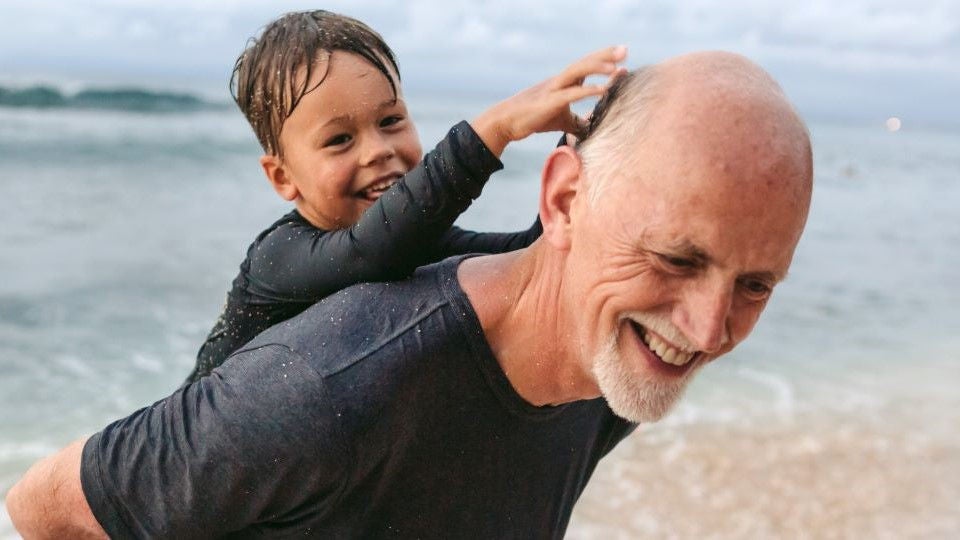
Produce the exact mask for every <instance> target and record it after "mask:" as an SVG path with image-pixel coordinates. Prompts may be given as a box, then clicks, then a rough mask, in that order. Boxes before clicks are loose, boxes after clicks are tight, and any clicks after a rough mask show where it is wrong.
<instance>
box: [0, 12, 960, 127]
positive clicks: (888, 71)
mask: <svg viewBox="0 0 960 540" xmlns="http://www.w3.org/2000/svg"><path fill="white" fill-rule="evenodd" d="M314 7H315V3H314V2H300V1H289V0H282V1H276V2H269V3H266V2H260V1H254V0H222V1H219V2H194V1H193V0H167V1H165V2H162V3H160V2H154V1H152V0H151V1H146V0H91V1H88V2H83V3H80V2H76V3H68V2H63V1H56V2H54V1H51V0H33V1H31V2H6V3H3V5H2V6H0V18H2V20H4V21H14V22H13V24H8V25H6V27H5V29H4V32H3V33H2V34H0V62H2V65H4V66H5V68H6V70H7V71H8V73H7V74H6V76H8V77H9V76H15V75H17V74H20V75H21V76H35V77H40V76H56V75H57V74H60V75H64V74H67V75H69V76H70V77H73V78H77V79H84V78H86V79H97V78H103V77H113V78H123V77H128V78H130V79H134V80H141V79H144V78H147V79H157V80H161V79H164V78H167V79H170V80H186V81H191V82H195V83H202V82H207V83H210V84H216V85H221V84H223V82H224V81H225V80H226V77H227V76H228V74H229V70H230V68H231V66H232V64H233V60H234V59H235V57H236V55H237V54H238V53H239V52H240V50H241V49H242V48H243V46H244V44H245V42H246V40H247V38H248V37H250V36H252V35H254V34H255V33H257V32H258V30H259V29H260V28H261V27H262V26H263V25H264V24H265V23H266V22H268V21H269V20H270V19H272V18H274V17H276V16H277V15H279V14H280V13H282V12H285V11H290V10H299V9H311V8H314ZM324 7H325V8H326V9H330V10H333V11H338V12H341V13H345V14H348V15H352V16H354V17H357V18H359V19H361V20H363V21H365V22H367V23H368V24H370V25H371V26H373V27H374V28H375V29H377V30H378V31H380V32H381V33H382V34H383V35H384V36H385V38H386V39H387V41H388V42H389V43H390V44H391V46H392V47H393V48H394V50H395V51H396V52H397V53H398V56H399V59H400V64H401V67H402V69H403V71H404V80H405V83H407V84H409V85H411V87H413V88H416V89H417V90H419V91H428V90H431V89H432V90H435V91H439V92H463V93H467V92H474V93H493V94H499V95H505V94H508V93H512V92H514V91H516V90H519V89H520V87H521V85H526V84H531V83H533V82H536V81H538V80H540V79H542V78H544V77H546V76H548V75H550V74H552V73H554V72H555V71H557V70H559V69H561V68H562V67H563V66H564V65H566V64H567V63H569V62H570V61H572V60H574V59H575V58H577V57H579V56H581V55H583V54H585V53H587V52H589V51H591V50H593V49H596V48H599V47H601V46H606V45H611V44H616V43H625V44H627V45H628V46H629V47H630V49H631V54H630V59H629V64H630V65H633V66H636V65H641V64H645V63H650V62H654V61H657V60H659V59H662V58H665V57H668V56H672V55H675V54H678V53H682V52H687V51H692V50H700V49H726V50H732V51H736V52H740V53H743V54H746V55H748V56H750V57H751V58H753V59H755V60H756V61H758V62H759V63H760V64H761V65H764V66H765V67H767V68H768V69H770V70H771V71H772V72H773V73H774V75H775V76H777V77H778V78H780V79H781V80H783V81H785V86H787V85H799V86H795V87H794V89H795V91H794V92H792V94H797V95H803V96H804V98H803V99H805V100H807V99H809V100H814V101H817V100H819V101H818V103H817V106H818V107H820V108H824V107H825V106H828V105H829V101H830V99H831V92H835V91H839V88H840V87H843V88H847V89H849V88H858V87H860V86H862V85H867V84H874V85H875V86H874V87H873V88H872V91H873V92H893V91H894V90H895V91H896V92H897V93H898V94H897V95H892V94H891V95H890V96H889V101H891V102H895V101H897V100H901V101H903V102H910V101H916V100H917V99H918V98H919V97H924V96H925V97H931V95H932V94H937V95H939V94H938V93H936V92H926V93H924V92H922V91H918V90H916V89H915V90H911V89H910V88H909V87H905V86H904V85H892V84H891V85H888V84H884V82H883V81H885V80H897V81H902V80H910V81H913V82H914V83H915V85H916V87H917V88H918V89H922V88H923V87H925V86H940V87H946V90H947V91H945V92H943V93H944V94H949V93H950V92H954V93H957V92H960V75H958V67H957V66H958V65H960V2H955V1H954V0H914V1H911V2H909V3H907V2H902V1H901V0H850V1H847V2H841V3H836V2H832V1H830V2H828V1H825V0H809V1H807V2H794V3H779V2H769V1H766V0H728V1H727V2H714V1H707V0H678V1H675V2H666V1H645V2H636V1H633V0H629V1H628V0H598V1H595V2H592V3H590V4H589V5H586V4H584V3H582V2H574V1H572V0H552V1H547V0H491V1H489V2H472V3H461V2H442V1H440V0H408V1H406V2H397V3H390V4H385V3H383V2H379V1H373V0H356V1H345V0H333V1H330V2H326V3H325V5H324ZM878 81H879V82H878ZM861 83H862V84H861ZM833 87H836V88H833ZM888 87H889V88H888ZM818 88H821V89H822V90H820V91H818V90H817V89H818ZM787 90H788V92H790V91H791V88H787ZM943 105H944V106H947V105H948V104H943ZM950 105H951V106H952V104H950ZM826 108H829V107H826ZM958 122H960V120H958Z"/></svg>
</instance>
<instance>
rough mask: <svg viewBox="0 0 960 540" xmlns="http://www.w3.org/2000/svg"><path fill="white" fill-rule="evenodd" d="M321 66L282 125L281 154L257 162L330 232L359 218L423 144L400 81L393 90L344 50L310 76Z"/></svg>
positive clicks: (407, 167) (370, 67)
mask: <svg viewBox="0 0 960 540" xmlns="http://www.w3.org/2000/svg"><path fill="white" fill-rule="evenodd" d="M324 72H326V79H324V81H323V83H322V84H321V85H320V86H318V87H317V88H316V89H315V90H313V91H312V92H309V93H307V94H306V95H305V96H303V98H302V99H301V101H300V104H299V105H297V107H296V109H294V111H293V114H291V115H290V117H289V118H287V120H286V122H285V123H284V125H283V130H282V131H281V133H280V145H281V147H282V148H283V154H284V156H283V159H280V158H278V157H277V156H264V157H263V158H261V164H262V165H263V168H264V171H265V172H266V173H267V177H268V178H269V179H270V180H271V183H273V185H274V188H275V189H276V190H277V192H278V193H279V194H280V195H281V196H282V197H284V198H285V199H287V200H293V201H295V202H296V205H297V209H298V210H299V211H300V213H301V214H302V215H303V216H304V217H305V218H306V219H307V220H308V221H310V223H312V224H313V225H315V226H316V227H319V228H321V229H327V230H332V229H341V228H344V227H349V226H350V225H353V224H354V223H356V222H357V221H358V220H359V219H360V216H361V214H363V212H364V211H365V210H366V209H367V208H369V207H370V205H372V204H373V203H374V202H375V201H376V200H377V199H378V198H379V197H380V195H382V194H383V193H384V192H385V191H386V190H387V188H389V187H390V186H391V185H393V184H394V183H395V182H396V181H397V179H399V178H400V177H401V176H402V175H404V174H406V173H407V172H408V171H409V170H410V169H412V168H413V167H415V166H416V165H417V163H418V162H419V161H420V157H421V154H422V150H421V148H420V141H419V139H418V137H417V131H416V129H415V127H414V125H413V121H412V120H411V118H410V116H409V114H408V113H407V107H406V104H405V103H404V101H403V96H402V95H401V94H400V88H399V84H398V86H397V95H396V96H394V94H393V91H392V90H391V88H390V83H389V82H388V81H387V79H386V78H385V77H384V76H383V74H382V73H380V72H379V71H378V70H377V69H376V68H375V67H374V66H373V65H371V64H370V63H369V62H367V61H366V60H364V59H363V58H362V57H360V56H357V55H355V54H352V53H347V52H343V51H335V52H334V53H333V54H331V55H330V56H329V66H328V69H327V70H324V69H322V66H321V67H320V69H318V70H317V71H315V72H314V78H315V79H317V80H319V78H320V77H321V76H323V74H324ZM317 80H312V81H310V84H309V87H313V86H315V85H316V83H317ZM271 171H272V172H271Z"/></svg>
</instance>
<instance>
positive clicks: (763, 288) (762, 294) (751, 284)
mask: <svg viewBox="0 0 960 540" xmlns="http://www.w3.org/2000/svg"><path fill="white" fill-rule="evenodd" d="M741 287H743V290H744V291H746V294H747V296H749V297H750V298H752V299H755V300H762V299H764V298H766V297H768V296H770V293H772V292H773V287H771V286H770V285H767V284H766V283H764V282H762V281H756V280H752V279H751V280H747V281H743V282H741Z"/></svg>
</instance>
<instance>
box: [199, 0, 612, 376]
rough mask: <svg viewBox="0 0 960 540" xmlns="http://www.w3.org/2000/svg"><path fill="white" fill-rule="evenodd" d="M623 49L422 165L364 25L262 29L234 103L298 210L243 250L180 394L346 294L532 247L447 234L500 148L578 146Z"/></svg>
mask: <svg viewBox="0 0 960 540" xmlns="http://www.w3.org/2000/svg"><path fill="white" fill-rule="evenodd" d="M625 56H626V50H625V49H624V48H623V47H610V48H607V49H603V50H600V51H597V52H594V53H592V54H590V55H588V56H586V57H584V58H582V59H581V60H579V61H577V62H575V63H573V64H572V65H570V66H569V67H567V68H566V69H565V70H564V71H563V72H562V73H560V74H559V75H557V76H555V77H552V78H550V79H548V80H546V81H544V82H542V83H540V84H538V85H536V86H534V87H532V88H528V89H526V90H524V91H522V92H520V93H518V94H516V95H514V96H513V97H511V98H508V99H506V100H504V101H502V102H500V103H498V104H496V105H494V106H492V107H490V108H489V109H487V110H486V111H484V112H483V113H481V114H480V115H479V116H477V117H476V118H475V119H473V120H472V121H471V122H469V123H467V122H460V123H459V124H457V125H455V126H453V128H451V129H450V131H449V132H448V133H447V135H446V137H444V139H443V140H441V141H440V143H439V144H437V146H436V148H434V149H433V150H432V151H431V152H429V153H427V154H426V155H423V153H422V150H421V147H420V142H419V139H418V137H417V131H416V128H415V127H414V124H413V120H412V119H411V117H410V113H409V112H408V111H407V106H406V103H405V102H404V98H403V92H402V89H401V86H400V72H399V69H398V68H397V62H396V59H395V58H394V55H393V52H392V51H391V50H390V48H389V47H388V46H387V44H386V43H385V42H384V41H383V39H382V38H381V37H380V35H379V34H377V33H376V32H374V31H373V30H372V29H370V28H369V27H368V26H366V25H365V24H363V23H361V22H360V21H357V20H355V19H351V18H349V17H345V16H342V15H338V14H334V13H330V12H326V11H309V12H298V13H289V14H286V15H284V16H282V17H280V18H279V19H277V20H275V21H273V22H271V23H270V24H268V25H267V26H266V27H265V28H264V30H263V32H262V34H261V35H260V37H259V38H257V39H255V40H251V42H250V43H249V44H248V47H247V48H246V50H245V51H243V53H242V54H241V55H240V57H239V58H238V60H237V63H236V66H235V68H234V72H233V78H232V79H231V91H232V93H233V96H234V99H235V100H236V102H237V104H238V105H239V106H240V109H241V110H242V111H243V113H244V115H245V116H246V118H247V120H248V121H249V122H250V125H251V126H252V127H253V130H254V132H255V133H256V135H257V138H258V139H259V141H260V144H261V146H262V147H263V150H264V154H263V156H261V157H260V165H261V167H262V168H263V172H264V174H265V175H266V177H267V180H269V182H270V184H271V185H272V186H273V188H274V190H275V191H276V192H277V194H278V195H280V197H282V198H283V199H285V200H287V201H291V202H292V203H293V205H294V208H295V209H294V210H293V211H291V212H290V213H288V214H286V215H285V216H283V217H282V218H280V219H279V220H277V221H276V222H275V223H273V224H272V225H270V226H269V227H267V228H266V229H265V230H264V231H263V232H261V233H260V234H259V235H258V236H257V237H256V239H255V240H254V241H253V243H252V244H251V245H250V247H249V249H248V250H247V256H246V258H245V259H244V260H243V262H242V263H241V264H240V272H239V274H238V275H237V277H236V278H235V279H234V281H233V286H232V288H231V290H230V292H229V294H228V296H227V303H226V306H225V307H224V309H223V312H222V314H221V315H220V317H219V318H218V319H217V322H216V324H215V325H214V327H213V329H212V330H211V332H210V334H209V336H208V337H207V339H206V342H205V343H204V344H203V346H202V347H201V348H200V351H199V353H198V354H197V363H196V367H195V368H194V371H193V372H192V373H191V375H190V377H189V378H188V382H190V381H195V380H198V379H199V378H201V377H202V376H204V375H207V374H209V373H210V372H211V371H212V370H213V369H214V368H216V367H217V366H219V365H220V364H221V363H223V361H224V360H225V359H226V358H227V357H228V356H229V355H230V354H231V353H233V352H234V351H236V350H238V349H239V348H240V347H241V346H242V345H244V344H245V343H246V342H247V341H249V340H250V339H252V338H253V337H254V336H256V335H257V334H258V333H260V332H261V331H263V330H265V329H267V328H268V327H270V326H272V325H274V324H276V323H278V322H281V321H283V320H286V319H289V318H291V317H293V316H295V315H297V314H298V313H300V312H301V311H303V310H305V309H306V308H308V307H310V306H311V305H312V304H314V303H315V302H317V301H319V300H321V299H322V298H324V297H326V296H329V295H330V294H332V293H334V292H336V291H338V290H340V289H343V288H345V287H347V286H350V285H353V284H356V283H360V282H367V281H387V280H395V279H400V278H403V277H406V276H408V275H409V274H411V273H412V272H413V270H415V269H416V268H417V267H418V266H422V265H424V264H428V263H431V262H435V261H438V260H441V259H443V258H446V257H448V256H451V255H456V254H461V253H501V252H505V251H512V250H515V249H518V248H521V247H525V246H527V245H529V244H530V243H532V242H533V241H534V240H536V238H537V237H538V236H539V235H540V232H541V228H540V223H539V220H538V221H537V222H535V223H534V224H533V226H532V227H531V228H530V229H528V230H526V231H521V232H516V233H477V232H472V231H465V230H462V229H459V228H457V227H454V226H453V222H454V221H455V220H456V218H457V217H458V216H459V215H460V214H461V213H462V212H463V211H465V210H466V209H467V207H468V206H469V205H470V203H471V202H472V201H473V200H474V199H476V198H477V197H478V196H479V195H480V192H481V190H482V188H483V186H484V184H485V183H486V182H487V180H488V178H489V177H490V175H491V174H492V173H494V172H495V171H497V170H499V169H501V168H502V167H503V165H502V163H501V162H500V160H499V157H500V155H501V154H502V153H503V150H504V148H505V147H506V146H507V144H509V143H510V142H512V141H518V140H520V139H523V138H525V137H527V136H529V135H531V134H533V133H538V132H545V131H563V132H567V133H574V134H576V133H578V132H579V131H580V130H581V128H582V127H583V126H584V125H585V121H584V120H583V119H582V118H579V117H578V116H577V115H575V114H574V113H572V112H571V110H570V104H571V103H573V102H574V101H577V100H579V99H582V98H585V97H588V96H595V95H599V94H602V93H603V91H604V89H605V88H606V85H584V84H583V81H584V79H585V78H586V77H588V76H591V75H608V76H610V77H611V78H612V77H615V76H616V75H617V74H619V73H620V72H621V71H622V68H619V67H618V63H619V62H621V61H622V60H623V59H624V57H625Z"/></svg>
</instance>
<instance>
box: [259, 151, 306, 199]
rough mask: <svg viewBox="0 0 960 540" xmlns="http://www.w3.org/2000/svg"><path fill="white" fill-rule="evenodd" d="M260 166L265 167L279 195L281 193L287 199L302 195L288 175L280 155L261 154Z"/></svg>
mask: <svg viewBox="0 0 960 540" xmlns="http://www.w3.org/2000/svg"><path fill="white" fill-rule="evenodd" d="M260 166H261V167H262V168H263V174H265V175H267V180H268V181H270V185H271V186H273V190H274V191H276V192H277V195H280V197H282V198H283V199H284V200H287V201H293V200H296V198H297V197H299V196H300V191H299V190H298V189H297V186H296V184H294V183H293V179H292V178H291V177H290V176H289V175H287V171H286V168H285V167H284V165H283V160H282V159H281V158H280V157H279V156H275V155H272V154H264V155H262V156H260Z"/></svg>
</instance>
